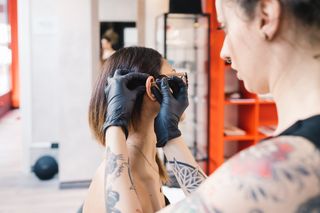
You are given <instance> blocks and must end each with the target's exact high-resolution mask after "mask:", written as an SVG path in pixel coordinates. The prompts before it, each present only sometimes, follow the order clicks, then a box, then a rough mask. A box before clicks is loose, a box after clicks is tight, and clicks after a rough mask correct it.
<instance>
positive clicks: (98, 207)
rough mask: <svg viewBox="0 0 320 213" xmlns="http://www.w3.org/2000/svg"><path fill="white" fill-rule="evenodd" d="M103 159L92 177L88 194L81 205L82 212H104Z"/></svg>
mask: <svg viewBox="0 0 320 213" xmlns="http://www.w3.org/2000/svg"><path fill="white" fill-rule="evenodd" d="M105 163H106V162H105V160H103V161H102V163H101V164H100V165H99V167H98V169H97V170H96V173H95V175H94V176H93V178H92V181H91V184H90V187H89V189H88V194H87V197H86V199H85V202H84V205H83V212H84V213H86V212H88V213H89V212H97V213H100V212H101V213H105V199H104V174H105Z"/></svg>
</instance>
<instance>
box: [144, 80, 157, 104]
mask: <svg viewBox="0 0 320 213" xmlns="http://www.w3.org/2000/svg"><path fill="white" fill-rule="evenodd" d="M154 81H155V80H154V77H152V76H149V77H148V78H147V81H146V94H147V96H148V97H149V98H150V100H152V101H157V100H156V97H155V96H154V95H153V93H152V90H151V87H152V83H153V82H154Z"/></svg>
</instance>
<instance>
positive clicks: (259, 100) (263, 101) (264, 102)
mask: <svg viewBox="0 0 320 213" xmlns="http://www.w3.org/2000/svg"><path fill="white" fill-rule="evenodd" d="M257 102H258V103H259V104H275V103H274V100H262V99H257Z"/></svg>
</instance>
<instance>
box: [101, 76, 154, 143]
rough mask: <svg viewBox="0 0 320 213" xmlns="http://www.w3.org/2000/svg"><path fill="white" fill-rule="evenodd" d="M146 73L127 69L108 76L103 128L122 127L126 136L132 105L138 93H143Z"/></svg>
mask: <svg viewBox="0 0 320 213" xmlns="http://www.w3.org/2000/svg"><path fill="white" fill-rule="evenodd" d="M147 78H148V74H145V73H129V74H128V71H127V70H117V71H116V72H115V74H114V76H113V77H112V78H108V85H107V86H106V88H105V94H106V97H107V103H108V108H107V115H106V121H105V123H104V125H103V130H104V131H106V129H107V128H108V127H110V126H120V127H122V129H123V131H124V133H125V135H126V138H127V137H128V125H129V122H130V118H131V114H132V111H133V107H134V105H135V102H136V99H137V97H138V96H139V95H142V94H144V93H145V91H146V88H145V83H146V80H147Z"/></svg>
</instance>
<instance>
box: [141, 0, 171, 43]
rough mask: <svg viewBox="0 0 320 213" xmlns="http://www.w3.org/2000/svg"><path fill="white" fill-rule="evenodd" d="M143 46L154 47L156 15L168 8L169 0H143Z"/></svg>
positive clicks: (166, 10)
mask: <svg viewBox="0 0 320 213" xmlns="http://www.w3.org/2000/svg"><path fill="white" fill-rule="evenodd" d="M145 4H146V5H145V46H146V47H150V48H155V35H156V34H155V33H156V17H157V16H158V15H160V14H163V13H166V12H168V10H169V0H145Z"/></svg>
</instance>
